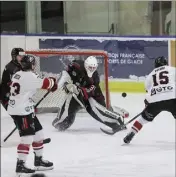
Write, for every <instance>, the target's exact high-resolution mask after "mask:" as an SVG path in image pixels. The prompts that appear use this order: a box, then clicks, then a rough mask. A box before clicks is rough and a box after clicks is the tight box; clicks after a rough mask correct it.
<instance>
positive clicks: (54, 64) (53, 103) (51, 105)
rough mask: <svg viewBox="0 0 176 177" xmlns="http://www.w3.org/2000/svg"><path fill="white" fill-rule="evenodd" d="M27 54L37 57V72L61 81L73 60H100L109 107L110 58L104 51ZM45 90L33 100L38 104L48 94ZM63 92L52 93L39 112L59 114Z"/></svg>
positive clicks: (102, 84)
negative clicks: (88, 58) (94, 58)
mask: <svg viewBox="0 0 176 177" xmlns="http://www.w3.org/2000/svg"><path fill="white" fill-rule="evenodd" d="M25 53H26V54H33V55H35V56H37V64H36V68H35V71H36V72H37V73H38V74H39V75H40V76H43V77H48V76H53V77H55V78H56V79H59V77H60V73H61V72H62V71H63V70H64V69H65V68H66V66H67V65H68V64H69V63H70V62H71V61H72V60H78V59H81V60H85V59H86V58H87V57H88V56H95V57H96V58H97V60H98V63H99V66H98V73H99V75H100V81H101V82H100V86H101V88H102V90H103V93H104V95H105V98H106V104H107V106H109V91H108V56H107V53H106V52H104V51H99V50H70V49H67V50H58V49H57V50H37V51H25ZM46 92H47V91H45V90H41V89H40V90H38V91H37V93H36V94H35V95H34V97H33V99H34V101H35V102H36V103H37V102H38V101H39V100H40V99H41V98H42V97H43V96H44V95H45V93H46ZM62 93H63V91H62V90H57V91H55V92H54V93H50V94H49V95H48V96H47V97H46V98H45V99H44V100H43V101H42V102H41V103H40V104H39V106H38V107H37V108H38V109H37V110H38V112H57V111H58V107H60V105H61V104H62V100H63V95H64V94H62Z"/></svg>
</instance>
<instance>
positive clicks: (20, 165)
mask: <svg viewBox="0 0 176 177" xmlns="http://www.w3.org/2000/svg"><path fill="white" fill-rule="evenodd" d="M32 173H35V170H34V169H30V168H27V167H26V166H25V162H24V161H22V160H19V159H18V160H17V165H16V174H17V177H22V176H28V175H27V174H29V175H30V174H32ZM25 174H26V175H25Z"/></svg>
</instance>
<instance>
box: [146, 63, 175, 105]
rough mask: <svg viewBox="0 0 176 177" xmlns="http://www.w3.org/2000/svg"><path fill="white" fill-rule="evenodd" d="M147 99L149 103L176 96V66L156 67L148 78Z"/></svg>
mask: <svg viewBox="0 0 176 177" xmlns="http://www.w3.org/2000/svg"><path fill="white" fill-rule="evenodd" d="M145 88H146V91H147V94H146V100H147V101H148V102H149V103H153V102H159V101H164V100H170V99H175V98H176V68H174V67H171V66H162V67H159V68H156V69H154V70H153V71H152V72H151V73H150V74H149V75H148V77H147V78H146V81H145Z"/></svg>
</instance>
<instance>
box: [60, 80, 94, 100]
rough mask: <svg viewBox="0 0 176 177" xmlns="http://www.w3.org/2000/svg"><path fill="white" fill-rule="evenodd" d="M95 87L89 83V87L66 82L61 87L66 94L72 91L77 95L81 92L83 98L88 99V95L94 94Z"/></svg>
mask: <svg viewBox="0 0 176 177" xmlns="http://www.w3.org/2000/svg"><path fill="white" fill-rule="evenodd" d="M95 88H96V87H95V86H94V85H91V86H90V87H89V88H84V87H79V86H77V85H75V84H72V83H68V82H65V83H64V86H63V89H64V90H65V92H66V93H67V94H69V93H72V94H73V93H74V94H75V95H77V96H78V95H79V93H80V92H81V94H82V95H83V97H84V99H85V100H88V99H89V98H90V97H92V96H93V95H94V90H95Z"/></svg>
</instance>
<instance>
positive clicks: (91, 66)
mask: <svg viewBox="0 0 176 177" xmlns="http://www.w3.org/2000/svg"><path fill="white" fill-rule="evenodd" d="M84 67H85V69H86V72H87V75H88V77H92V75H93V73H94V72H95V71H96V70H97V67H98V62H97V59H96V58H95V57H94V56H90V57H88V58H87V59H86V60H85V61H84Z"/></svg>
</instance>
